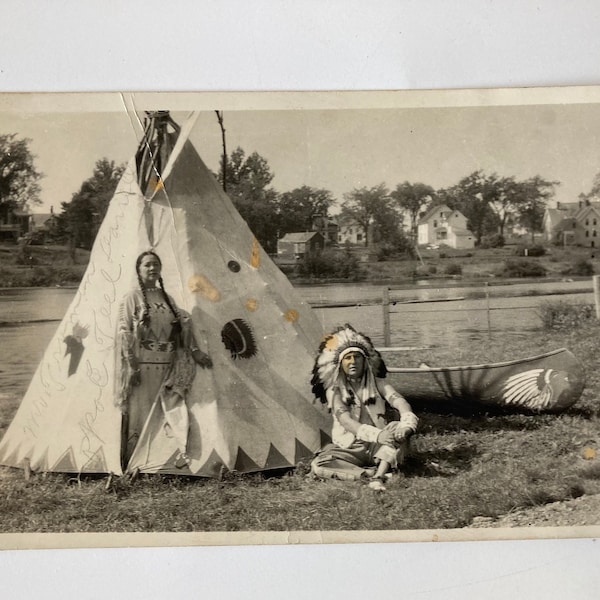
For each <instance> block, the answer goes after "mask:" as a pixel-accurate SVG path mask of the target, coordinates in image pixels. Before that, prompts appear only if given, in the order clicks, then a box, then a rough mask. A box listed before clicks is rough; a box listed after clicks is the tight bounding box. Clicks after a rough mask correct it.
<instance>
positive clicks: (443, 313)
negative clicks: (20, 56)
mask: <svg viewBox="0 0 600 600" xmlns="http://www.w3.org/2000/svg"><path fill="white" fill-rule="evenodd" d="M0 160H1V161H2V169H1V170H0V271H1V274H2V281H1V284H0V287H1V289H0V336H1V338H2V340H1V342H0V354H1V359H0V465H1V466H0V487H1V493H0V545H1V546H3V547H5V548H14V547H32V548H35V547H41V546H44V547H47V546H50V547H52V546H63V547H64V546H67V547H69V546H86V545H88V544H89V545H94V542H93V539H92V536H89V537H87V536H86V535H85V534H92V533H93V534H127V535H126V536H119V535H113V536H110V535H109V536H108V537H103V538H102V544H103V545H108V546H110V545H124V544H128V545H136V544H137V543H140V544H143V543H146V540H147V538H143V540H141V541H139V542H138V541H136V537H135V536H131V535H130V534H137V533H152V534H177V536H176V537H167V538H160V537H157V538H152V539H157V540H158V545H160V544H161V543H163V544H164V543H174V542H173V540H176V541H177V543H178V544H180V545H186V544H188V543H191V544H195V543H198V544H223V543H227V544H236V543H239V544H252V543H291V542H292V541H293V542H305V543H310V542H311V541H314V540H315V539H316V538H315V537H314V536H315V534H316V533H318V535H319V539H321V540H322V539H324V540H328V541H331V542H337V541H354V542H360V541H375V540H383V541H415V540H423V541H425V540H450V539H457V540H487V539H514V538H517V539H524V538H540V537H541V538H545V537H552V538H555V537H592V536H594V535H597V533H598V531H599V529H598V526H599V525H600V495H599V494H600V457H599V456H598V451H599V447H600V412H599V407H598V404H597V396H598V392H599V388H600V378H599V376H598V375H597V368H596V366H597V363H598V361H599V360H600V350H599V348H598V344H597V338H598V335H599V334H600V322H599V319H600V88H596V87H589V88H575V87H572V88H547V89H541V88H539V89H535V90H525V89H522V90H519V89H512V90H471V91H469V90H460V91H459V90H454V91H423V92H362V93H359V92H338V93H333V92H330V93H325V92H323V93H308V92H306V93H214V94H210V93H205V94H158V93H156V94H152V93H140V94H134V93H128V94H125V93H123V94H117V93H106V94H41V93H40V94H12V95H11V94H3V95H0ZM289 532H294V536H295V537H292V538H291V539H290V537H289ZM39 534H84V535H83V536H80V535H78V536H77V537H70V536H66V537H51V538H50V539H48V538H46V537H45V536H43V535H39ZM216 534H218V535H216ZM186 536H188V537H186ZM161 540H162V542H161ZM169 540H170V541H169Z"/></svg>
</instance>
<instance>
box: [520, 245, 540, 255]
mask: <svg viewBox="0 0 600 600" xmlns="http://www.w3.org/2000/svg"><path fill="white" fill-rule="evenodd" d="M515 254H516V255H517V256H544V254H546V248H544V246H540V245H539V244H536V245H534V246H517V247H516V248H515Z"/></svg>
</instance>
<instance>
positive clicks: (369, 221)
mask: <svg viewBox="0 0 600 600" xmlns="http://www.w3.org/2000/svg"><path fill="white" fill-rule="evenodd" d="M389 211H390V197H389V195H388V190H387V188H386V187H385V184H384V183H380V184H379V185H376V186H375V187H372V188H366V187H362V188H354V190H352V191H351V192H349V193H347V194H344V202H343V203H342V216H343V217H346V218H349V219H351V220H353V221H354V222H355V223H356V224H357V225H358V226H359V227H360V228H361V229H362V230H363V233H364V240H365V246H368V245H369V243H370V242H371V241H374V240H371V239H369V234H370V230H371V226H373V229H374V230H375V229H376V228H377V227H381V228H385V227H386V223H385V221H386V217H387V218H388V219H389V217H390V212H389Z"/></svg>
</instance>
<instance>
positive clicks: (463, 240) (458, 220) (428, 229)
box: [417, 204, 475, 248]
mask: <svg viewBox="0 0 600 600" xmlns="http://www.w3.org/2000/svg"><path fill="white" fill-rule="evenodd" d="M417 243H418V244H419V245H425V244H440V245H441V244H444V245H446V246H450V247H451V248H474V247H475V237H474V236H473V234H472V233H471V232H470V231H469V230H468V229H467V218H466V217H465V216H464V215H463V214H462V213H461V212H460V211H458V210H452V209H451V208H450V207H448V206H447V205H446V204H440V205H438V206H432V207H431V208H430V209H429V210H428V211H427V212H426V213H425V214H424V215H423V216H422V217H421V219H420V220H419V223H418V224H417Z"/></svg>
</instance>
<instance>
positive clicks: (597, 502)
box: [470, 494, 600, 527]
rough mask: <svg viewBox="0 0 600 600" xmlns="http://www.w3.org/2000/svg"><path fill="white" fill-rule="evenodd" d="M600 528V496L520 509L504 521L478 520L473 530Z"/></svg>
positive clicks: (485, 518)
mask: <svg viewBox="0 0 600 600" xmlns="http://www.w3.org/2000/svg"><path fill="white" fill-rule="evenodd" d="M582 525H600V494H595V495H592V496H587V495H586V496H581V497H580V498H574V499H572V500H565V501H563V502H552V503H550V504H545V505H543V506H534V507H532V508H520V509H518V510H515V511H514V512H510V513H508V514H507V515H504V516H501V517H496V518H494V517H475V518H474V519H473V523H472V524H471V525H470V527H545V526H547V527H573V526H582Z"/></svg>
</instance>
